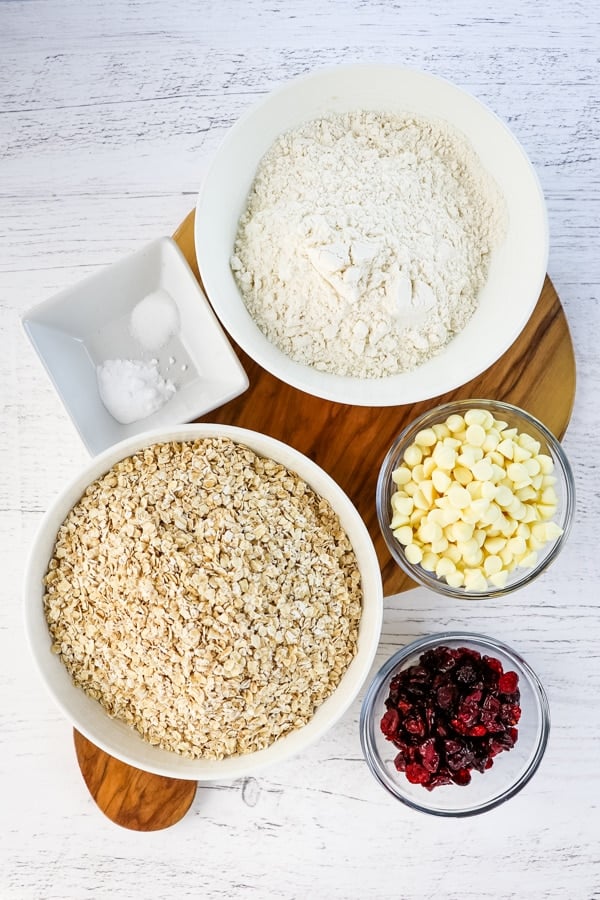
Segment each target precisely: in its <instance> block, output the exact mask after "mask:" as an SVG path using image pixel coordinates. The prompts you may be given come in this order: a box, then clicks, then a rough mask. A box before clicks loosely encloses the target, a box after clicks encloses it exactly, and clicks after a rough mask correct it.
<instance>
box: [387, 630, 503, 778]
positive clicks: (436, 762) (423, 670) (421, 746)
mask: <svg viewBox="0 0 600 900" xmlns="http://www.w3.org/2000/svg"><path fill="white" fill-rule="evenodd" d="M519 699H520V694H519V690H518V676H517V674H516V672H506V673H505V672H504V671H503V667H502V664H501V662H500V660H497V659H495V658H494V657H489V656H483V657H482V656H481V655H480V654H479V653H478V652H477V651H476V650H470V649H469V648H467V647H463V648H459V649H453V648H450V647H444V646H440V647H435V648H433V649H432V650H428V651H426V652H425V653H423V654H422V656H421V657H420V659H419V661H418V663H417V664H416V665H413V666H409V667H408V668H406V669H403V670H402V671H401V672H398V673H397V674H396V675H395V676H394V678H393V679H392V680H391V682H390V693H389V696H388V698H387V700H386V703H385V705H386V707H387V711H386V712H385V714H384V715H383V717H382V720H381V730H382V732H383V734H384V735H385V736H386V738H387V739H388V740H390V741H391V742H392V743H393V744H394V745H395V746H396V747H397V748H398V751H399V752H398V754H397V756H396V758H395V760H394V764H395V766H396V769H397V770H398V771H400V772H402V771H403V772H405V774H406V777H407V779H408V780H409V781H410V782H411V783H412V784H421V785H422V786H423V787H424V788H426V789H427V790H429V791H431V790H433V789H434V788H436V787H439V786H441V785H447V784H451V783H454V784H458V785H465V784H468V783H469V782H470V780H471V771H472V770H476V771H478V772H482V773H483V772H485V771H486V770H487V769H489V768H491V767H492V765H493V759H494V757H495V756H496V755H497V754H498V753H501V752H502V751H505V750H510V748H511V747H513V746H514V743H515V741H516V740H517V735H518V733H517V729H516V728H515V727H514V726H515V725H516V724H517V722H518V721H519V718H520V715H521V708H520V706H519Z"/></svg>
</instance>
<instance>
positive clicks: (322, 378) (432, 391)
mask: <svg viewBox="0 0 600 900" xmlns="http://www.w3.org/2000/svg"><path fill="white" fill-rule="evenodd" d="M367 73H368V74H379V75H380V76H381V77H382V78H385V77H386V76H387V77H389V76H390V75H391V74H392V73H393V75H394V76H396V77H406V78H412V79H416V80H418V81H419V82H421V83H426V82H427V83H429V84H434V85H444V87H445V89H447V90H451V91H453V92H455V93H456V95H460V96H461V97H462V98H463V99H464V100H465V101H466V102H467V103H468V104H473V106H474V107H477V108H478V110H479V111H480V112H481V113H482V114H483V115H485V116H489V117H490V118H491V119H492V120H493V122H494V124H495V126H496V127H498V128H499V129H501V130H502V132H503V133H504V134H505V135H506V136H507V138H508V139H509V140H510V141H511V143H512V144H513V145H514V147H515V150H516V151H517V153H518V155H519V159H520V162H521V163H522V164H523V166H524V168H525V169H526V170H527V172H528V176H529V178H530V179H531V188H532V192H533V194H534V195H535V197H536V200H537V214H539V217H540V223H539V231H538V237H539V241H540V260H541V261H542V262H543V264H540V272H539V273H538V277H537V278H536V280H535V283H536V287H535V290H533V289H532V292H531V298H530V299H529V301H528V302H527V303H523V314H522V315H521V316H519V317H518V319H516V320H515V323H513V328H512V329H511V332H510V336H509V335H508V334H507V335H506V337H505V339H504V341H503V343H502V345H501V347H500V345H499V350H498V352H497V353H496V352H495V353H494V359H492V360H491V361H490V360H489V359H488V360H486V361H480V362H478V363H477V364H476V365H472V366H471V367H470V368H469V369H468V371H467V372H466V374H462V375H458V374H456V375H454V376H452V375H451V373H450V372H449V371H446V372H445V373H444V378H443V385H442V384H441V379H440V378H439V377H438V378H437V379H436V381H437V383H436V384H435V385H430V386H429V387H428V388H427V389H426V390H424V391H423V390H422V389H420V387H419V385H418V384H415V385H413V386H412V387H411V388H407V386H406V384H403V382H404V379H405V377H406V375H407V374H411V372H418V371H419V370H420V369H421V368H422V367H417V369H416V370H411V372H409V373H406V372H403V373H398V374H396V375H391V376H386V377H382V378H372V379H363V378H358V377H355V376H341V375H336V374H333V373H330V372H321V371H318V370H316V369H314V368H313V367H310V366H306V365H304V364H302V363H299V362H297V361H295V360H293V359H291V358H290V357H288V356H287V355H286V354H284V353H283V352H282V351H281V350H280V349H279V348H278V347H276V345H275V344H272V343H271V342H270V341H269V340H268V339H267V338H266V337H265V335H264V334H263V333H262V331H260V329H259V328H258V326H257V325H256V323H254V320H253V319H252V318H251V317H250V314H249V313H247V316H244V319H245V321H246V323H247V325H248V326H249V328H250V331H251V334H248V330H247V328H246V326H245V325H244V324H241V323H240V322H239V321H238V316H237V314H236V307H237V308H239V307H238V304H237V302H233V303H232V300H231V297H232V294H230V292H228V291H227V290H224V289H223V286H222V285H221V284H220V281H221V277H220V276H215V275H214V272H213V269H212V263H211V262H210V254H209V253H208V251H207V252H206V253H205V252H204V250H203V245H204V238H203V229H204V227H205V225H204V223H205V222H207V221H208V215H207V211H206V206H207V203H208V201H207V192H209V191H210V190H211V188H212V185H211V182H212V181H213V180H214V178H215V172H216V171H218V169H219V168H220V163H221V157H222V155H223V154H224V153H227V152H228V151H229V149H230V148H231V146H232V145H234V144H235V142H236V140H237V138H238V134H239V132H243V130H244V129H245V128H246V127H247V125H248V123H249V122H251V121H252V119H253V117H254V116H255V115H256V114H257V113H259V112H260V111H262V110H263V109H264V108H265V107H266V106H267V105H268V104H269V103H271V102H276V101H277V100H278V99H279V98H280V97H282V96H285V95H286V94H287V93H290V94H293V92H295V91H297V90H299V89H301V88H302V86H303V85H305V84H309V83H310V82H312V81H318V80H319V79H328V78H334V77H336V76H342V75H347V76H350V77H352V76H353V75H354V76H356V77H361V76H364V75H365V74H367ZM359 106H360V104H359V105H358V106H357V108H358V107H359ZM440 118H444V117H443V116H441V115H440ZM446 121H449V122H450V123H451V120H449V119H447V120H446ZM451 124H452V123H451ZM457 127H458V126H457ZM285 130H286V129H282V132H283V131H285ZM459 130H461V129H460V128H459ZM466 137H467V139H469V136H468V135H466ZM469 140H470V139H469ZM208 205H210V204H208ZM240 215H241V211H240ZM207 227H208V226H207ZM194 244H195V249H196V257H197V261H198V267H199V270H200V275H201V278H202V283H203V284H204V287H205V290H206V294H207V296H208V298H209V300H210V302H211V303H212V304H213V307H214V309H215V312H216V313H217V315H218V317H219V319H220V320H221V322H222V323H223V326H224V327H225V328H226V330H227V332H228V333H229V334H230V335H231V337H232V338H233V340H234V341H235V342H236V343H237V344H238V345H239V346H240V347H242V348H243V350H244V351H245V352H246V353H247V354H248V355H249V356H251V357H252V358H253V359H254V360H255V361H256V362H258V363H259V365H261V366H262V367H263V368H264V369H266V370H267V371H268V372H270V373H271V374H272V375H274V376H275V377H276V378H280V379H281V380H283V381H285V382H286V383H287V384H290V385H292V386H293V387H295V388H296V389H298V390H302V391H305V392H307V393H310V394H312V395H314V396H317V397H320V398H322V399H325V400H330V401H332V402H337V403H351V404H352V405H356V406H377V407H380V406H381V407H385V406H396V405H397V404H398V397H399V396H400V397H401V402H402V403H403V404H409V403H416V402H421V401H424V400H427V399H431V398H433V397H435V396H438V395H439V394H440V393H441V392H442V390H443V391H448V390H453V389H455V388H458V387H461V386H462V385H464V384H467V383H468V382H469V381H470V380H472V379H473V378H476V377H477V376H478V375H480V374H481V373H482V372H483V371H485V370H486V369H487V368H488V367H489V366H490V365H493V364H494V363H495V362H496V361H497V360H498V359H499V358H500V357H501V356H502V354H503V353H505V352H506V351H507V350H508V349H509V347H510V346H512V344H513V343H514V342H515V341H516V340H517V338H518V337H519V335H520V334H521V333H522V331H523V329H524V328H525V326H526V324H527V322H528V321H529V319H530V317H531V315H532V313H533V310H534V309H535V306H536V304H537V302H538V300H539V296H540V293H541V290H542V287H543V284H544V280H545V278H546V272H547V266H548V255H549V222H548V211H547V207H546V202H545V198H544V193H543V190H542V186H541V182H540V179H539V176H538V174H537V172H536V170H535V168H534V166H533V164H532V162H531V160H530V159H529V156H528V155H527V153H526V151H525V148H524V147H523V145H522V144H521V142H520V141H519V139H518V138H517V136H516V135H515V134H514V133H513V132H512V130H511V129H510V128H509V126H508V124H507V123H506V122H505V121H504V120H503V119H502V118H501V117H500V116H499V115H498V114H497V113H496V112H495V111H494V110H493V109H492V108H491V107H490V106H488V105H487V103H485V102H484V101H482V100H481V99H480V98H479V97H478V96H476V95H475V94H473V93H471V92H470V91H469V90H466V89H465V88H464V87H462V86H459V85H458V84H456V83H455V82H453V81H451V80H450V79H448V78H445V77H443V76H440V75H437V74H433V73H432V72H428V71H426V70H423V69H418V68H416V67H414V66H405V65H402V64H400V63H376V62H366V63H342V64H339V65H327V66H321V67H318V68H315V69H313V70H311V71H310V72H307V73H304V74H302V75H298V76H295V77H294V78H290V79H287V80H286V81H284V82H283V83H280V84H278V85H277V86H276V87H275V88H274V89H273V90H270V91H268V92H267V93H266V94H265V95H264V96H263V97H261V98H260V99H258V100H257V101H256V102H254V103H253V104H252V105H251V106H250V107H249V108H248V109H246V110H245V111H244V112H243V113H242V115H241V116H239V117H238V118H237V119H236V121H235V122H234V123H233V125H231V126H230V128H229V129H228V130H227V132H226V133H225V135H224V137H223V139H222V140H221V142H220V144H219V145H218V146H217V148H216V151H215V152H214V154H213V157H212V159H211V161H210V163H209V165H208V167H207V169H206V170H205V173H204V177H203V179H202V183H201V186H200V190H199V193H198V196H197V200H196V216H195V222H194ZM231 249H232V248H231ZM207 260H208V264H207ZM235 293H236V294H237V299H239V303H241V304H242V306H244V309H245V305H244V302H243V299H242V297H241V294H240V292H239V289H237V288H236V292H235ZM221 295H223V296H221ZM467 324H468V323H467ZM451 343H452V341H450V342H449V344H447V345H446V346H445V347H444V348H442V350H441V354H439V355H443V353H444V351H445V350H446V349H447V347H448V346H449V345H450V344H451ZM435 358H436V357H433V359H435ZM462 360H463V365H464V357H462ZM427 362H429V360H428V361H427ZM427 362H426V363H425V364H424V365H427ZM446 369H448V367H446ZM454 371H457V370H456V369H455V370H454ZM462 371H463V373H464V370H462ZM315 373H316V374H317V375H318V376H319V377H318V378H316V377H314V376H315Z"/></svg>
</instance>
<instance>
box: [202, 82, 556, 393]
mask: <svg viewBox="0 0 600 900" xmlns="http://www.w3.org/2000/svg"><path fill="white" fill-rule="evenodd" d="M357 110H366V111H373V112H383V113H389V114H396V115H406V114H413V115H414V116H416V117H419V118H423V119H430V120H432V121H438V122H440V121H441V122H447V123H448V124H449V125H450V126H452V127H453V128H454V129H457V130H458V131H459V132H461V133H462V135H464V136H465V137H466V139H467V140H468V142H469V143H470V144H471V145H472V147H473V149H474V151H475V153H476V154H477V156H478V158H479V161H480V162H481V165H482V166H483V168H484V169H485V171H486V172H487V173H488V174H489V175H490V176H491V177H492V179H493V180H494V182H495V183H496V185H497V187H498V188H499V190H500V193H501V195H502V197H503V199H504V204H505V213H506V229H505V235H504V238H503V240H502V241H501V242H500V243H499V244H498V245H497V246H496V247H495V248H494V249H493V251H492V253H491V258H490V265H489V272H488V277H487V281H486V282H485V284H484V285H483V287H482V288H481V290H480V291H479V293H478V303H477V308H476V310H475V312H474V313H473V315H472V316H471V318H470V319H469V321H468V322H467V323H466V325H465V326H464V327H463V328H462V330H460V331H459V332H458V333H457V334H456V335H455V336H454V337H452V338H451V340H450V341H449V342H448V343H447V344H446V345H445V346H444V347H443V349H441V350H439V351H438V352H437V353H436V355H434V356H433V357H432V358H430V359H428V360H427V361H426V362H424V363H423V364H421V365H418V366H417V367H416V368H414V369H412V370H409V371H405V372H402V373H400V374H395V375H389V376H386V377H375V378H373V377H355V376H351V375H337V374H333V373H331V372H324V371H320V370H319V369H317V368H315V367H313V366H311V365H305V364H302V363H300V362H297V361H295V360H293V359H292V358H290V356H288V355H287V354H286V353H284V352H282V351H281V350H280V349H278V347H277V346H276V345H275V343H273V342H272V341H270V340H268V339H267V337H266V336H265V335H264V334H263V332H262V331H261V329H260V328H259V327H258V325H257V324H256V322H255V321H254V319H253V317H252V316H251V314H250V313H249V311H248V309H247V308H246V305H245V303H244V300H243V298H242V295H241V292H240V289H239V287H238V284H237V282H236V279H235V277H234V274H233V272H232V269H231V257H232V253H233V249H234V244H235V240H236V234H237V230H238V223H239V219H240V216H241V215H242V213H243V212H244V209H245V207H246V203H247V198H248V194H249V192H250V190H251V187H252V183H253V180H254V177H255V174H256V171H257V168H258V166H259V164H260V161H261V159H262V158H263V156H264V154H265V153H266V152H267V151H268V150H269V149H270V148H271V147H272V145H273V143H274V141H275V140H276V139H277V138H278V137H279V136H280V135H281V134H283V133H285V132H287V131H290V130H292V129H297V128H298V127H300V126H301V125H303V124H305V123H307V122H311V121H312V120H315V119H318V118H321V117H326V116H331V115H337V114H342V113H346V112H352V111H357ZM195 227H196V235H195V237H196V254H197V258H198V264H199V268H200V272H201V275H202V280H203V283H204V287H205V289H206V292H207V295H208V297H209V299H210V301H211V303H212V305H213V308H214V309H215V311H216V313H217V315H218V317H219V318H220V320H221V322H222V323H223V325H224V326H225V328H226V329H227V330H228V331H229V333H230V334H231V336H232V337H233V338H234V339H235V340H236V341H237V342H238V344H239V345H240V346H241V347H242V348H243V349H244V350H245V351H246V352H247V353H248V354H249V355H250V356H252V357H253V358H254V359H255V360H256V361H257V362H258V363H259V364H260V365H261V366H262V367H263V368H265V369H267V370H268V371H269V372H271V373H272V374H273V375H275V376H277V377H278V378H280V379H281V380H283V381H285V382H287V383H288V384H291V385H293V386H294V387H297V388H299V389H301V390H304V391H306V392H308V393H310V394H314V395H316V396H319V397H323V398H325V399H328V400H333V401H337V402H340V403H351V404H356V405H363V406H395V405H401V404H406V403H414V402H418V401H420V400H425V399H428V398H430V397H435V396H438V395H440V394H443V393H446V392H447V391H450V390H452V389H454V388H456V387H459V386H460V385H462V384H465V383H466V382H468V381H469V380H471V379H472V378H474V377H475V376H476V375H478V374H479V373H481V372H482V371H484V370H485V369H487V368H488V367H489V366H490V365H492V364H493V363H494V362H495V361H496V360H497V359H498V358H499V357H500V356H501V355H502V354H503V353H504V352H505V351H506V350H507V349H508V348H509V347H510V345H511V344H512V343H513V342H514V341H515V340H516V338H517V337H518V336H519V334H520V333H521V331H522V330H523V328H524V326H525V325H526V323H527V321H528V319H529V317H530V315H531V313H532V312H533V309H534V307H535V305H536V303H537V300H538V298H539V294H540V291H541V288H542V285H543V281H544V277H545V273H546V266H547V259H548V226H547V217H546V210H545V204H544V198H543V195H542V192H541V189H540V185H539V182H538V179H537V177H536V174H535V172H534V170H533V168H532V166H531V164H530V162H529V160H528V158H527V155H526V154H525V152H524V150H523V149H522V147H521V146H520V144H519V143H518V142H517V140H516V139H515V138H514V136H513V135H512V134H511V132H510V131H509V129H508V128H507V127H506V126H505V125H504V124H503V123H502V122H501V121H500V119H498V118H497V117H496V116H495V115H494V113H492V112H491V111H490V110H489V109H488V108H487V107H485V106H484V105H483V104H482V103H480V102H479V101H478V100H476V99H475V98H474V97H472V96H470V95H469V94H467V93H465V92H464V91H462V90H460V89H459V88H457V87H455V86H454V85H452V84H450V83H449V82H447V81H444V80H443V79H440V78H437V77H435V76H432V75H428V74H425V73H422V72H417V71H412V70H409V69H403V68H401V67H397V66H377V65H358V66H347V67H340V68H335V69H327V70H322V71H319V72H316V73H314V74H312V75H309V76H306V77H303V78H299V79H296V80H294V81H292V82H290V83H289V84H287V85H285V86H284V87H282V88H280V89H279V90H277V91H275V92H273V93H272V94H270V95H268V96H267V97H266V98H265V99H264V100H263V101H261V102H260V103H259V104H258V105H257V106H255V107H254V108H253V109H252V110H250V111H249V112H248V113H247V114H246V115H245V116H243V117H242V118H241V119H240V120H239V121H238V122H237V123H236V124H235V125H234V126H233V128H232V129H231V130H230V131H229V133H228V134H227V136H226V138H225V140H224V141H223V143H222V145H221V147H220V149H219V151H218V152H217V154H216V156H215V158H214V160H213V162H212V164H211V166H210V168H209V169H208V172H207V174H206V177H205V181H204V185H203V187H202V189H201V191H200V195H199V198H198V203H197V213H196V226H195Z"/></svg>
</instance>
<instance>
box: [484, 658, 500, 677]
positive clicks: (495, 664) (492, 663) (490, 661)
mask: <svg viewBox="0 0 600 900" xmlns="http://www.w3.org/2000/svg"><path fill="white" fill-rule="evenodd" d="M483 661H484V663H485V664H486V665H487V667H488V669H492V670H493V671H494V672H497V673H498V675H502V673H503V671H504V669H503V667H502V663H501V662H500V660H499V659H496V657H495V656H484V657H483Z"/></svg>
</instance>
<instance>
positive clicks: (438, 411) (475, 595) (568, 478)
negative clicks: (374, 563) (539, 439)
mask: <svg viewBox="0 0 600 900" xmlns="http://www.w3.org/2000/svg"><path fill="white" fill-rule="evenodd" d="M471 408H481V409H486V410H488V411H490V412H491V411H495V412H499V413H502V412H506V413H509V414H510V415H513V416H519V417H522V418H523V419H524V420H525V422H526V423H527V424H528V425H531V426H533V427H534V428H536V429H537V430H538V431H539V432H540V433H541V434H542V435H543V437H544V438H545V440H546V442H547V444H548V446H549V447H550V448H551V449H552V452H553V454H554V456H555V460H556V462H557V467H556V468H557V469H558V470H560V472H561V474H562V477H563V480H564V483H565V509H564V527H563V533H562V534H561V535H560V536H559V537H558V538H557V540H556V541H555V543H554V545H553V546H552V547H551V549H550V551H549V552H548V554H547V555H546V556H545V557H544V558H543V559H542V560H540V562H539V563H538V564H537V565H536V566H535V567H534V568H533V569H524V570H523V575H522V576H521V577H520V578H517V579H516V580H515V581H513V582H511V583H510V584H506V585H505V586H504V587H503V588H494V587H488V589H487V590H486V591H467V590H466V589H464V588H453V587H451V586H450V585H449V584H447V583H446V582H445V581H442V580H441V579H439V578H436V577H435V576H433V575H431V574H430V573H429V572H427V571H425V570H424V569H422V568H421V567H420V566H415V565H413V564H412V563H410V562H409V561H408V560H407V559H406V556H405V554H404V553H403V552H402V548H401V545H400V544H399V543H398V541H396V540H395V539H394V537H393V535H392V533H391V530H390V527H389V523H388V521H387V510H386V509H385V508H384V507H385V494H386V491H387V489H388V487H389V479H390V478H391V473H392V460H394V459H395V458H396V456H397V454H398V450H399V448H400V447H401V446H402V445H403V444H405V443H407V439H408V436H409V435H411V434H413V433H416V432H417V431H419V430H420V428H422V427H423V424H424V423H426V422H429V421H430V420H431V419H433V418H438V417H440V418H441V417H443V416H445V417H447V416H449V415H451V413H453V412H458V413H460V412H461V411H466V410H468V409H471ZM375 505H376V509H377V521H378V523H379V529H380V531H381V534H382V536H383V539H384V541H385V544H386V547H387V549H388V551H389V553H390V555H391V557H392V559H393V560H394V561H395V562H396V563H397V564H398V565H399V566H400V568H401V569H402V570H403V571H404V572H405V574H406V575H408V576H409V577H410V578H411V579H413V580H414V581H416V582H417V583H418V584H421V585H423V586H424V587H426V588H429V589H431V590H433V591H435V592H436V593H438V594H443V595H444V596H447V597H452V598H453V599H455V600H489V599H495V598H497V597H504V596H506V595H507V594H511V593H512V592H513V591H516V590H518V589H519V588H522V587H524V586H525V585H527V584H529V583H530V582H531V581H533V580H534V579H535V578H537V577H538V575H541V574H542V572H544V571H545V570H546V569H547V568H548V567H549V566H550V565H551V563H553V562H554V560H555V559H556V558H557V556H558V555H559V553H560V552H561V550H562V548H563V546H564V545H565V543H566V541H567V539H568V537H569V534H570V532H571V528H572V526H573V521H574V518H575V506H576V486H575V477H574V475H573V470H572V468H571V464H570V462H569V460H568V457H567V455H566V453H565V451H564V450H563V448H562V444H561V443H560V441H559V440H558V438H557V437H556V436H555V435H554V434H553V433H552V432H551V431H550V429H549V428H547V427H546V425H544V424H543V422H540V420H539V419H537V418H536V417H535V416H533V415H532V414H531V413H530V412H527V410H525V409H523V408H522V407H520V406H515V405H514V404H512V403H507V402H506V401H504V400H490V399H483V398H473V399H468V398H467V399H461V400H450V401H447V402H445V403H441V404H439V405H438V406H434V407H432V408H431V409H430V410H428V411H427V412H424V413H422V414H421V415H420V416H418V417H417V418H416V419H413V420H412V422H410V423H409V424H408V425H407V426H406V427H405V428H403V429H402V431H401V432H400V434H399V435H398V436H397V437H396V438H395V440H394V441H393V443H392V445H391V447H390V449H389V450H388V452H387V453H386V455H385V457H384V459H383V462H382V464H381V467H380V469H379V475H378V477H377V486H376V488H375Z"/></svg>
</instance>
